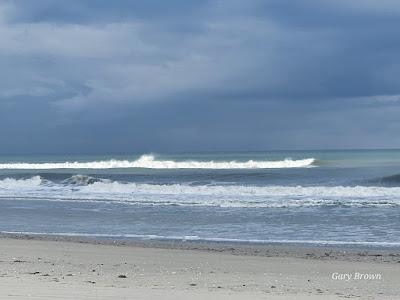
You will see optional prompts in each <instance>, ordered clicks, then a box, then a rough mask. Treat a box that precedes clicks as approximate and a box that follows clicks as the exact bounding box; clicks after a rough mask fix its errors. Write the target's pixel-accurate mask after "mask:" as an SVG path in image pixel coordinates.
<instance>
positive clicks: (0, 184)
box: [0, 176, 42, 190]
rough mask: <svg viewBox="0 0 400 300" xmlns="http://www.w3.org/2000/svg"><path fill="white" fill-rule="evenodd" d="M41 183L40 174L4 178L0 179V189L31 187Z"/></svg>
mask: <svg viewBox="0 0 400 300" xmlns="http://www.w3.org/2000/svg"><path fill="white" fill-rule="evenodd" d="M41 183H42V178H41V177H40V176H33V177H32V178H27V179H14V178H5V179H2V180H0V189H7V190H15V189H31V188H34V187H37V186H39V185H40V184H41Z"/></svg>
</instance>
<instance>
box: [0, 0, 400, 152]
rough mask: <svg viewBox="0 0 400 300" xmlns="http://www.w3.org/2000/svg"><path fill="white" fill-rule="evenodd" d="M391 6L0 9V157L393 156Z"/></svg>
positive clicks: (399, 126) (171, 1) (395, 54)
mask: <svg viewBox="0 0 400 300" xmlns="http://www.w3.org/2000/svg"><path fill="white" fill-rule="evenodd" d="M399 28H400V2H399V1H397V0H351V1H349V0H332V1H329V0H327V1H321V0H299V1H292V0H259V1H257V0H242V1H238V0H224V1H218V0H213V1H212V0H209V1H201V0H193V1H190V0H181V1H179V0H168V1H165V0H158V1H156V0H143V1H131V0H126V1H123V0H121V1H110V0H92V1H89V0H68V1H65V0H63V1H57V0H40V1H38V0H20V1H18V0H16V1H7V0H0V136H1V144H0V153H80V152H81V153H91V152H93V153H101V152H104V153H107V152H120V153H130V152H149V151H153V152H171V151H214V150H218V151H220V150H268V149H326V148H334V149H337V148H391V147H392V148H393V147H400V54H399V53H400V29H399Z"/></svg>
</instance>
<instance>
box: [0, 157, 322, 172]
mask: <svg viewBox="0 0 400 300" xmlns="http://www.w3.org/2000/svg"><path fill="white" fill-rule="evenodd" d="M314 162H315V159H314V158H306V159H299V160H292V159H284V160H280V161H256V160H249V161H245V162H240V161H195V160H190V161H174V160H157V159H156V158H155V157H154V156H153V155H142V156H141V157H139V158H138V159H137V160H134V161H129V160H106V161H92V162H48V163H2V164H0V169H11V170H17V169H19V170H49V169H120V168H147V169H279V168H304V167H310V166H312V165H313V163H314Z"/></svg>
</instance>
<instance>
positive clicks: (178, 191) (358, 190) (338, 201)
mask: <svg viewBox="0 0 400 300" xmlns="http://www.w3.org/2000/svg"><path fill="white" fill-rule="evenodd" d="M79 176H81V175H79ZM79 176H77V175H74V176H73V177H71V178H70V179H69V180H65V181H62V182H59V183H55V182H51V181H47V180H44V179H42V178H41V177H40V176H34V177H32V178H28V179H12V178H5V179H3V180H0V198H3V199H4V198H6V199H24V200H48V201H77V202H99V201H101V202H107V203H121V204H136V205H178V206H217V207H275V208H282V207H311V206H352V207H371V206H376V207H388V206H389V207H390V206H400V187H382V186H380V187H378V186H243V185H190V184H166V185H163V184H148V183H132V182H131V183H123V182H118V181H111V180H105V179H96V178H92V177H87V176H81V177H79Z"/></svg>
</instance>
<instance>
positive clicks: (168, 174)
mask: <svg viewBox="0 0 400 300" xmlns="http://www.w3.org/2000/svg"><path fill="white" fill-rule="evenodd" d="M0 231H2V232H18V233H33V234H35V233H38V234H63V235H72V236H93V237H99V238H102V237H113V238H128V239H166V240H210V241H237V242H255V243H274V242H277V243H304V244H346V245H377V246H400V150H353V151H349V150H348V151H271V152H240V153H232V152H229V153H179V154H130V155H58V156H51V155H36V156H34V155H26V156H1V157H0Z"/></svg>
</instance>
